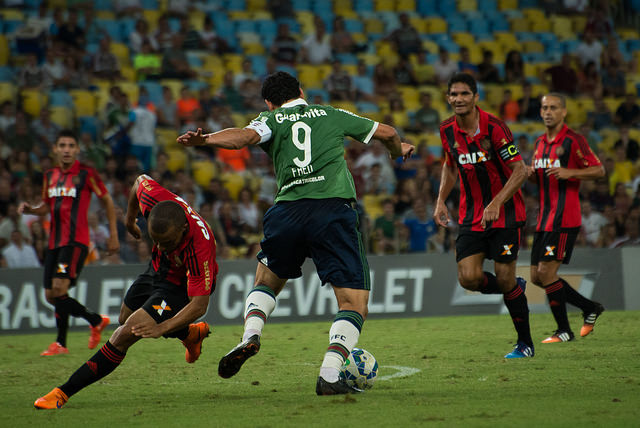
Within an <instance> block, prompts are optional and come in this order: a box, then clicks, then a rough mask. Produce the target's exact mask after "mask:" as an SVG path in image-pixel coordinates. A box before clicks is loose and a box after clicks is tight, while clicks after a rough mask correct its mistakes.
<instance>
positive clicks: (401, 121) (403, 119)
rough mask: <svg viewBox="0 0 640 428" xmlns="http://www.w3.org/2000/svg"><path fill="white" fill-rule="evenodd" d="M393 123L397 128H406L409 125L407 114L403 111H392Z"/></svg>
mask: <svg viewBox="0 0 640 428" xmlns="http://www.w3.org/2000/svg"><path fill="white" fill-rule="evenodd" d="M391 117H393V124H394V125H395V126H396V127H399V128H406V127H407V126H408V125H409V115H407V113H406V112H404V111H394V112H393V113H391Z"/></svg>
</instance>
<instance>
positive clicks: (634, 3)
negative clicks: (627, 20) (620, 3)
mask: <svg viewBox="0 0 640 428" xmlns="http://www.w3.org/2000/svg"><path fill="white" fill-rule="evenodd" d="M631 9H633V10H635V11H636V12H640V0H631Z"/></svg>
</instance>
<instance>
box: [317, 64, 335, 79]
mask: <svg viewBox="0 0 640 428" xmlns="http://www.w3.org/2000/svg"><path fill="white" fill-rule="evenodd" d="M315 67H316V69H317V70H318V74H319V75H320V79H322V81H324V80H325V79H326V78H327V77H329V75H330V74H331V71H332V70H331V66H330V65H329V64H318V65H316V66H315Z"/></svg>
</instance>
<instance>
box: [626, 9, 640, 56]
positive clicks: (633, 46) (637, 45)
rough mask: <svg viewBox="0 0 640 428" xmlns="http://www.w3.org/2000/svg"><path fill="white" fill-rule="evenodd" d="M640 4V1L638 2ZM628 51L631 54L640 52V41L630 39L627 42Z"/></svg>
mask: <svg viewBox="0 0 640 428" xmlns="http://www.w3.org/2000/svg"><path fill="white" fill-rule="evenodd" d="M637 1H638V3H639V4H640V0H637ZM627 50H628V51H629V52H635V51H638V50H640V40H638V39H629V40H627Z"/></svg>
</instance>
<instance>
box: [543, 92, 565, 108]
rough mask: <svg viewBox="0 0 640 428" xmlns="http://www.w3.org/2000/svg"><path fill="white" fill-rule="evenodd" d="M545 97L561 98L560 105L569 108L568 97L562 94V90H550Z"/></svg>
mask: <svg viewBox="0 0 640 428" xmlns="http://www.w3.org/2000/svg"><path fill="white" fill-rule="evenodd" d="M545 97H554V98H557V99H559V100H560V106H562V108H567V97H565V96H564V95H562V94H561V93H560V92H549V93H548V94H546V95H545Z"/></svg>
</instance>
